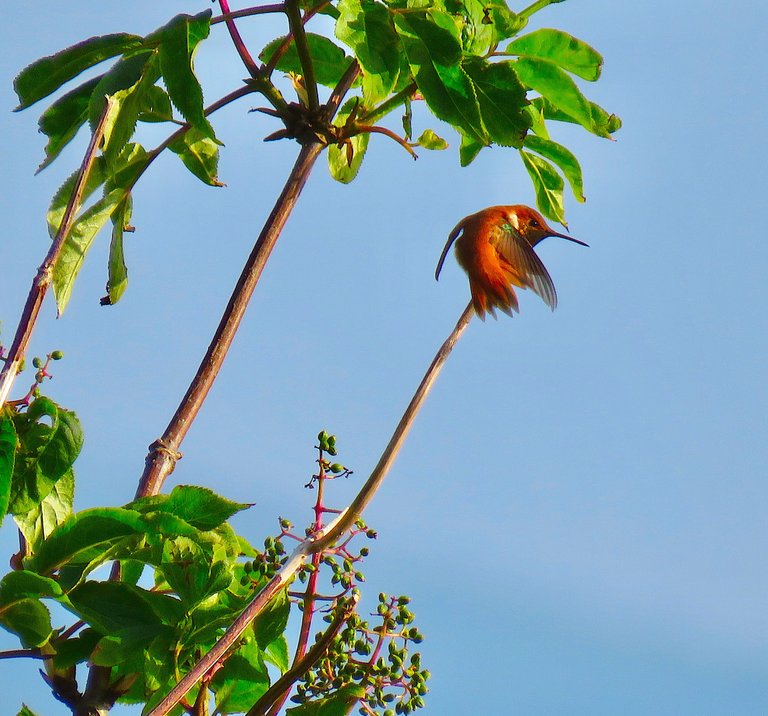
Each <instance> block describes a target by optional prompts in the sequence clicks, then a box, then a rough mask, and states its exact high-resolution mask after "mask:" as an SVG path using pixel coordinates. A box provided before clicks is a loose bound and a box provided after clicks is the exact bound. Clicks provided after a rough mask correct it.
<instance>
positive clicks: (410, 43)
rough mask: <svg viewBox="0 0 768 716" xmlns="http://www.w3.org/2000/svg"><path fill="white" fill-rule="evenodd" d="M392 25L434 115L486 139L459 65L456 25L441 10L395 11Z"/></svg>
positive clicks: (469, 88)
mask: <svg viewBox="0 0 768 716" xmlns="http://www.w3.org/2000/svg"><path fill="white" fill-rule="evenodd" d="M394 19H395V27H396V29H397V32H398V34H399V35H400V39H401V41H402V43H403V48H404V50H405V55H406V57H407V59H408V64H409V66H410V68H411V73H412V74H413V77H414V79H415V80H416V84H417V85H418V88H419V90H420V92H421V94H422V96H423V97H424V100H425V101H426V103H427V106H428V107H429V109H430V110H431V111H432V112H433V113H434V114H435V116H436V117H438V119H442V120H443V121H445V122H448V123H449V124H451V125H453V126H454V127H455V128H456V129H458V130H460V131H461V132H462V133H463V134H466V135H467V136H470V137H473V138H475V139H477V140H479V141H482V142H487V136H486V133H485V129H484V127H483V122H482V119H481V117H480V107H479V105H478V101H477V97H476V95H475V92H474V88H473V86H472V82H471V81H470V79H469V77H468V76H467V74H466V72H465V71H464V70H463V69H462V67H461V65H460V64H459V63H460V60H461V56H462V49H461V43H460V42H459V39H458V34H457V33H458V31H457V29H456V25H455V23H454V21H453V19H452V17H451V16H450V15H448V14H447V13H444V12H438V11H428V12H424V13H421V12H409V13H404V14H395V15H394Z"/></svg>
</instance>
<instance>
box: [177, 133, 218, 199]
mask: <svg viewBox="0 0 768 716" xmlns="http://www.w3.org/2000/svg"><path fill="white" fill-rule="evenodd" d="M168 148H169V149H170V150H171V151H172V152H174V153H175V154H178V155H179V159H181V161H182V162H183V163H184V166H185V167H186V168H187V169H189V171H190V172H192V174H194V175H195V176H196V177H197V178H198V179H199V180H200V181H202V182H203V183H204V184H208V185H209V186H224V184H222V183H221V182H220V181H219V179H218V169H219V145H218V143H217V142H215V141H214V140H213V139H211V138H210V137H208V136H206V135H205V134H203V133H202V132H200V130H198V129H196V128H194V127H191V128H190V129H188V130H187V131H186V132H184V134H182V135H181V136H180V137H179V138H178V139H177V140H175V141H174V142H172V143H171V144H169V145H168Z"/></svg>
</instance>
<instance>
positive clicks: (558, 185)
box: [520, 149, 566, 226]
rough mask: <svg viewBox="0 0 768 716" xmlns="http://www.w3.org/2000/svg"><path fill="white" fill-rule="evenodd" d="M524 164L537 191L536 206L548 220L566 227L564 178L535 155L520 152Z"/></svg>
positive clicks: (544, 160) (545, 161)
mask: <svg viewBox="0 0 768 716" xmlns="http://www.w3.org/2000/svg"><path fill="white" fill-rule="evenodd" d="M520 156H521V157H522V159H523V164H525V168H526V169H527V170H528V174H529V176H530V177H531V181H532V182H533V188H534V190H535V191H536V204H537V205H538V207H539V209H540V211H541V213H542V214H544V216H546V217H547V218H548V219H553V220H554V221H558V222H560V223H561V224H563V226H565V225H566V224H565V209H564V207H563V187H564V185H565V184H564V182H563V178H562V177H561V176H560V174H558V172H557V170H556V169H555V168H554V167H553V166H552V165H551V164H550V163H549V162H548V161H547V160H546V159H542V158H541V157H537V156H536V155H535V154H530V153H528V152H525V151H523V150H522V149H521V150H520Z"/></svg>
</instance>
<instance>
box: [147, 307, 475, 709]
mask: <svg viewBox="0 0 768 716" xmlns="http://www.w3.org/2000/svg"><path fill="white" fill-rule="evenodd" d="M473 315H474V309H473V307H472V303H471V302H470V303H469V304H468V305H467V307H466V308H465V309H464V312H463V313H462V314H461V317H460V318H459V320H458V322H457V323H456V326H455V327H454V329H453V330H452V331H451V333H450V335H449V336H448V338H446V340H445V341H444V342H443V344H442V346H440V349H439V350H438V351H437V354H436V355H435V357H434V359H433V361H432V363H430V365H429V368H427V372H426V373H425V374H424V377H423V378H422V380H421V383H419V387H418V388H417V389H416V392H415V393H414V395H413V398H411V402H410V403H408V407H407V408H406V409H405V412H404V413H403V417H402V418H401V419H400V422H399V423H398V424H397V427H396V428H395V432H394V433H393V435H392V438H391V439H390V441H389V443H387V447H386V448H385V449H384V452H383V453H382V455H381V458H379V462H378V463H377V464H376V467H375V468H374V469H373V472H372V473H371V476H370V477H369V478H368V480H367V481H366V483H365V484H364V485H363V487H362V488H361V489H360V491H359V492H358V493H357V496H356V497H355V499H354V500H353V501H352V502H351V504H350V505H349V507H347V509H346V510H344V511H343V512H342V513H341V514H340V515H339V516H338V517H337V518H336V519H335V520H333V522H331V523H330V524H329V525H328V526H326V527H324V528H323V529H322V530H321V531H320V532H319V533H318V534H316V535H312V536H310V537H309V538H307V539H306V540H304V541H303V542H301V543H300V544H299V546H298V547H297V548H296V549H295V550H294V551H293V552H292V553H291V555H290V557H289V558H288V560H287V561H286V563H285V564H284V565H283V566H282V567H281V568H280V571H278V572H277V574H275V575H274V576H273V577H272V579H270V580H269V582H267V584H266V585H265V586H264V587H263V589H262V590H261V591H260V592H259V593H258V594H257V595H256V596H255V597H254V598H253V601H251V602H250V603H249V604H248V606H247V607H246V608H245V609H244V610H243V611H242V612H241V614H240V616H238V617H237V619H235V621H234V622H232V625H231V626H230V627H229V628H228V629H227V631H226V632H225V633H224V635H223V636H222V637H221V639H220V640H219V641H217V642H216V644H214V645H213V647H212V648H211V650H210V651H209V652H208V653H207V654H205V656H203V657H202V658H201V659H200V661H198V662H197V664H195V665H194V666H193V667H192V669H191V670H190V671H189V672H188V673H187V674H186V676H184V678H183V679H182V680H181V681H180V682H179V683H178V684H177V685H176V686H174V688H173V689H172V690H171V692H170V693H169V694H168V696H166V697H165V698H164V699H163V700H162V701H161V702H160V703H159V704H158V705H157V706H156V707H155V708H154V709H152V711H150V713H149V714H148V716H165V714H167V713H168V712H169V711H170V710H171V709H172V708H173V707H174V706H175V705H176V704H177V703H178V702H179V701H180V700H181V699H182V698H183V697H184V696H185V694H186V693H187V692H188V691H189V690H190V689H191V688H192V687H193V686H194V685H195V684H196V683H197V682H198V681H199V680H200V679H201V678H203V677H204V676H205V675H206V674H207V673H208V671H210V669H212V668H213V667H214V666H215V665H216V664H217V663H219V662H221V661H223V660H224V659H225V658H226V657H227V654H228V652H229V651H230V649H232V647H233V646H234V645H236V644H237V643H238V641H239V639H240V637H241V636H242V634H243V632H245V630H246V629H248V627H249V626H250V624H251V622H252V621H253V620H254V619H255V618H256V617H257V616H258V615H259V614H260V613H261V611H262V610H263V609H264V608H265V607H266V606H267V604H269V602H270V600H271V599H272V598H273V597H274V596H275V595H276V594H277V593H278V592H279V591H280V590H281V589H283V588H284V587H285V586H286V585H287V584H288V583H289V582H290V581H291V579H292V578H293V576H294V575H295V574H296V572H298V571H299V569H301V567H302V565H303V564H304V563H305V562H306V560H307V558H308V557H309V556H310V555H312V554H315V553H317V552H321V551H322V550H324V549H326V548H327V547H328V546H330V545H331V544H333V543H334V542H335V541H336V540H337V539H338V538H339V537H340V536H341V535H342V534H343V533H344V532H345V531H346V530H347V529H349V528H350V527H351V526H352V525H353V524H354V522H355V521H356V520H357V518H358V517H359V516H360V515H361V514H362V512H363V510H364V509H365V507H366V506H367V505H368V503H369V502H370V501H371V499H372V498H373V496H374V494H375V493H376V491H377V490H378V489H379V487H380V486H381V483H382V482H383V481H384V478H385V477H386V476H387V473H388V472H389V468H390V467H392V463H393V462H394V461H395V458H396V457H397V454H398V452H399V451H400V448H401V447H402V444H403V441H404V440H405V438H406V436H407V435H408V431H409V430H410V428H411V425H412V424H413V421H414V418H415V417H416V415H417V413H418V412H419V409H420V408H421V406H422V404H423V403H424V399H425V398H426V397H427V394H428V393H429V390H430V388H431V387H432V385H433V383H434V382H435V379H436V378H437V376H438V375H439V373H440V370H441V369H442V367H443V365H444V364H445V361H446V360H447V359H448V356H449V355H450V353H451V351H452V350H453V347H454V345H456V341H458V340H459V338H460V337H461V335H462V333H464V331H465V330H466V328H467V326H468V325H469V322H470V320H471V319H472V316H473Z"/></svg>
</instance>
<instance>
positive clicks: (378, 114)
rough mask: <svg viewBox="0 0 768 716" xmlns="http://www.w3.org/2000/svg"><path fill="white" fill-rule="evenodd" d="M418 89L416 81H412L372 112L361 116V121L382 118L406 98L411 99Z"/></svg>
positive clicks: (373, 120) (372, 120)
mask: <svg viewBox="0 0 768 716" xmlns="http://www.w3.org/2000/svg"><path fill="white" fill-rule="evenodd" d="M416 90H417V87H416V83H415V82H412V83H411V84H409V85H408V86H407V87H405V88H404V89H401V90H400V91H399V92H398V93H397V94H393V95H392V96H391V97H390V98H389V99H387V100H385V101H384V102H382V103H381V104H380V105H379V106H378V107H374V108H373V109H372V110H371V111H370V112H367V113H366V114H364V115H363V116H362V117H360V121H361V122H375V121H377V120H378V119H381V118H382V117H383V116H384V115H386V114H389V113H390V112H391V111H392V110H393V109H396V108H397V107H399V106H400V105H401V104H403V102H405V100H407V99H410V98H411V97H412V96H413V93H414V92H415V91H416Z"/></svg>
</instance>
